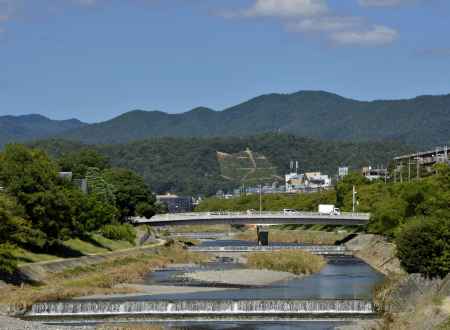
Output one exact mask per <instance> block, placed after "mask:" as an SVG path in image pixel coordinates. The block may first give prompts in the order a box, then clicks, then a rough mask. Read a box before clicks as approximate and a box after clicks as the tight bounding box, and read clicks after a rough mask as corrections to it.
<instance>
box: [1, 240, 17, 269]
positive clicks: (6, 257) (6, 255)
mask: <svg viewBox="0 0 450 330" xmlns="http://www.w3.org/2000/svg"><path fill="white" fill-rule="evenodd" d="M13 251H14V246H13V245H11V244H0V273H3V274H8V275H11V274H13V273H14V272H15V271H16V270H17V259H16V258H15V257H14V254H13Z"/></svg>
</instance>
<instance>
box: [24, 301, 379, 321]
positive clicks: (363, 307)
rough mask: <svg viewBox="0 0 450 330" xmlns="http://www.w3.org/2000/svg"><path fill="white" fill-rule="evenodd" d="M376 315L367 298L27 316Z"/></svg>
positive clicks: (86, 305)
mask: <svg viewBox="0 0 450 330" xmlns="http://www.w3.org/2000/svg"><path fill="white" fill-rule="evenodd" d="M373 314H375V310H374V306H373V304H372V303H371V302H370V301H365V300H179V301H70V302H48V303H38V304H34V305H33V306H32V309H31V311H30V312H28V313H27V315H26V316H25V317H30V318H33V319H35V318H46V319H49V318H66V317H67V318H71V319H72V318H83V317H89V318H96V317H98V318H101V317H114V316H118V317H120V316H127V317H133V316H136V317H140V318H142V317H143V316H148V317H149V318H155V317H168V316H169V317H175V318H183V317H184V318H185V317H203V318H205V317H206V318H207V317H218V316H224V317H230V316H235V317H245V316H257V315H262V316H265V317H277V316H278V317H299V318H301V317H308V316H313V317H321V316H322V317H339V316H342V317H350V316H355V317H358V316H370V315H373Z"/></svg>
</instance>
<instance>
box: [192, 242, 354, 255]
mask: <svg viewBox="0 0 450 330" xmlns="http://www.w3.org/2000/svg"><path fill="white" fill-rule="evenodd" d="M188 250H189V251H192V252H220V253H241V252H272V251H283V250H302V251H306V252H309V253H311V254H316V255H324V256H351V255H353V253H352V252H351V251H349V250H347V248H346V247H345V246H342V245H303V246H301V245H276V244H275V245H269V246H262V245H255V246H193V247H190V248H189V249H188Z"/></svg>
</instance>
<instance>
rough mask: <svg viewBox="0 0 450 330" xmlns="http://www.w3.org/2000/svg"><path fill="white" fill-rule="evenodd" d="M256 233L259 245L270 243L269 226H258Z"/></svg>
mask: <svg viewBox="0 0 450 330" xmlns="http://www.w3.org/2000/svg"><path fill="white" fill-rule="evenodd" d="M256 235H257V237H258V245H262V246H268V245H269V228H268V227H266V226H256Z"/></svg>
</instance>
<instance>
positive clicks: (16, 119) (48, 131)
mask: <svg viewBox="0 0 450 330" xmlns="http://www.w3.org/2000/svg"><path fill="white" fill-rule="evenodd" d="M85 125H86V124H84V123H82V122H81V121H79V120H76V119H70V120H51V119H48V118H46V117H44V116H41V115H24V116H0V147H1V146H3V145H5V144H7V143H11V142H23V141H30V140H35V139H41V138H47V137H50V136H54V135H57V134H61V133H62V132H64V131H67V130H73V129H77V128H81V127H83V126H85Z"/></svg>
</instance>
